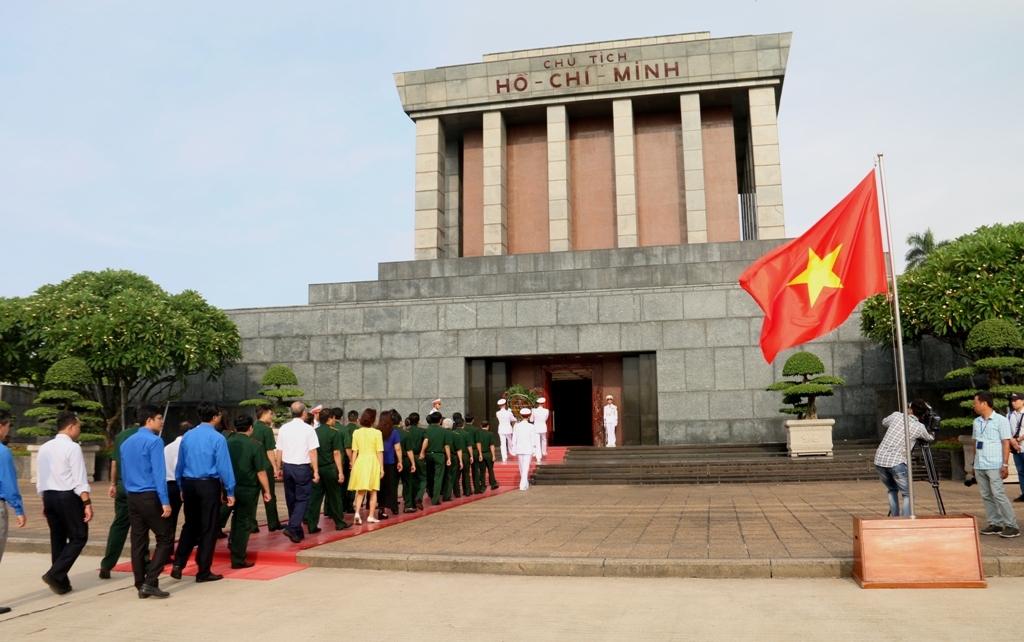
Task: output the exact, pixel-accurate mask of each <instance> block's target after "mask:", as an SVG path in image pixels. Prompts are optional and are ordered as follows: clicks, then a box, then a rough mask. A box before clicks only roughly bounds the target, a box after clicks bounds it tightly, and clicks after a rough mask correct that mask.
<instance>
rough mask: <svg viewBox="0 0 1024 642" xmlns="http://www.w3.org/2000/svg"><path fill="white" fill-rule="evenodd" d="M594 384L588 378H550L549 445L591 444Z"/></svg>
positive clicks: (592, 436)
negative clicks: (552, 421) (552, 420)
mask: <svg viewBox="0 0 1024 642" xmlns="http://www.w3.org/2000/svg"><path fill="white" fill-rule="evenodd" d="M592 394H593V383H592V381H591V380H590V379H568V380H559V379H556V378H554V377H552V381H551V413H552V415H553V419H554V429H555V431H554V432H553V433H552V434H551V440H550V441H551V445H552V446H593V445H594V428H593V425H592V423H593V415H594V410H593V400H592V396H591V395H592Z"/></svg>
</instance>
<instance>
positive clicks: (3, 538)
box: [0, 499, 10, 560]
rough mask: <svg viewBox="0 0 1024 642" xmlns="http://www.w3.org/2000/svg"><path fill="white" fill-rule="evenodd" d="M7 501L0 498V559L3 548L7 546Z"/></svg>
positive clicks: (0, 558) (1, 558)
mask: <svg viewBox="0 0 1024 642" xmlns="http://www.w3.org/2000/svg"><path fill="white" fill-rule="evenodd" d="M8 512H10V511H8V510H7V502H5V501H4V500H2V499H0V560H3V559H4V549H5V548H7V513H8Z"/></svg>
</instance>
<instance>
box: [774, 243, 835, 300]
mask: <svg viewBox="0 0 1024 642" xmlns="http://www.w3.org/2000/svg"><path fill="white" fill-rule="evenodd" d="M841 249H843V246H842V244H840V245H839V247H837V248H836V249H834V250H832V251H831V252H830V253H829V254H827V255H826V256H825V258H821V257H819V256H818V255H817V254H815V252H814V250H813V249H811V248H808V250H807V254H808V256H807V269H806V270H804V271H803V272H801V273H800V274H799V275H798V276H797V277H796V278H795V279H793V280H792V281H790V282H789V283H787V284H786V285H800V284H806V285H807V295H808V296H809V297H810V299H811V307H812V308H813V307H814V303H815V302H816V301H817V300H818V296H819V295H820V294H821V291H822V290H823V289H825V288H841V287H843V282H842V281H840V280H839V275H838V274H836V273H835V272H833V271H832V268H833V266H835V264H836V259H837V258H839V250H841Z"/></svg>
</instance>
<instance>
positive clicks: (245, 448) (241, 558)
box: [224, 415, 270, 568]
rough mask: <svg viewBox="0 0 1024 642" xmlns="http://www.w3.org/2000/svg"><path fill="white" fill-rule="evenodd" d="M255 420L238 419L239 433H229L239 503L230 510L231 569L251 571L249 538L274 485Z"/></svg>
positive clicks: (237, 428) (236, 419) (229, 451)
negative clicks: (256, 434)
mask: <svg viewBox="0 0 1024 642" xmlns="http://www.w3.org/2000/svg"><path fill="white" fill-rule="evenodd" d="M252 430H253V424H252V417H249V416H248V415H240V416H238V417H235V430H234V431H233V432H230V431H225V433H224V435H225V437H226V439H227V442H228V455H230V457H231V467H232V468H234V470H235V503H234V505H233V506H231V507H230V510H231V512H232V517H231V535H230V537H229V539H228V549H229V550H230V551H231V568H249V567H251V566H253V564H254V563H255V562H247V561H245V554H246V550H247V549H248V548H249V536H250V535H251V534H252V528H253V526H254V525H255V524H256V506H257V504H259V501H260V490H261V488H262V490H263V501H264V502H269V501H270V482H269V480H268V479H267V468H268V467H269V465H270V462H269V461H267V452H266V450H264V448H265V446H264V445H263V443H262V442H259V441H256V440H255V439H253V438H252Z"/></svg>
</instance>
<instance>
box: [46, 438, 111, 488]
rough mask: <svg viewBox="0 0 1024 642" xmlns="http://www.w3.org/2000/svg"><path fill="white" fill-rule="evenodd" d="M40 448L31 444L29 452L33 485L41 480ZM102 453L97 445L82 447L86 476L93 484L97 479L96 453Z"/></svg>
mask: <svg viewBox="0 0 1024 642" xmlns="http://www.w3.org/2000/svg"><path fill="white" fill-rule="evenodd" d="M39 447H40V444H29V446H28V452H29V453H31V464H30V469H29V470H30V473H29V474H30V477H29V481H31V482H32V483H33V484H34V483H36V480H37V479H38V478H39ZM99 451H100V447H99V445H97V444H85V445H83V446H82V458H83V459H85V475H86V478H87V479H88V480H89V481H90V482H91V481H95V479H96V453H98V452H99Z"/></svg>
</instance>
